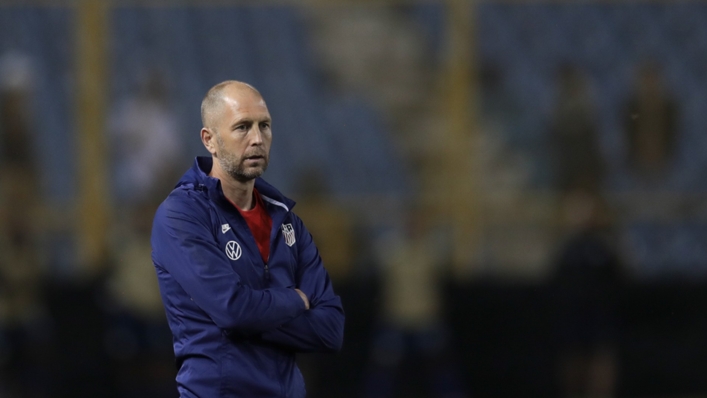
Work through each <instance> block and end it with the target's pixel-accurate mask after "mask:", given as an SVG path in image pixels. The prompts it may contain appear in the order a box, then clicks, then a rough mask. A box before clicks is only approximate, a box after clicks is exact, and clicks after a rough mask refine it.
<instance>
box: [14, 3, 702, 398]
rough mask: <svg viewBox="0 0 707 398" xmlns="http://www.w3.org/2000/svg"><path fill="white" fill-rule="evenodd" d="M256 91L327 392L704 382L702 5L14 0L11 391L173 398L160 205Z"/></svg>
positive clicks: (694, 389) (614, 389)
mask: <svg viewBox="0 0 707 398" xmlns="http://www.w3.org/2000/svg"><path fill="white" fill-rule="evenodd" d="M226 79H238V80H244V81H246V82H249V83H252V84H253V85H254V86H256V87H257V88H259V89H260V91H261V92H262V93H263V95H264V97H265V98H266V100H267V102H268V105H269V107H270V111H271V113H272V115H273V117H274V132H275V137H274V145H273V148H272V156H271V159H272V160H271V166H270V169H269V170H268V171H267V173H266V175H265V178H266V179H268V180H269V181H270V182H271V183H273V184H275V185H276V186H278V187H280V188H281V189H282V190H283V192H284V193H286V194H288V195H290V196H292V197H293V198H295V199H296V200H297V201H298V206H297V207H296V208H295V212H297V213H298V214H300V215H301V216H302V218H303V219H304V220H305V222H306V223H307V224H308V225H310V228H311V230H312V233H313V235H314V237H315V240H316V241H317V242H319V246H320V249H321V252H322V257H323V258H324V261H325V263H326V264H327V267H328V268H329V272H330V274H331V276H332V279H334V283H335V286H336V288H337V291H338V293H339V294H340V295H341V296H342V299H343V301H344V307H345V310H346V312H347V325H346V340H345V345H344V349H343V351H342V352H341V353H339V354H337V355H318V354H307V355H302V356H301V357H300V363H301V367H302V369H303V373H304V374H305V378H306V379H307V383H308V390H309V394H310V396H311V397H315V398H316V397H374V396H376V397H383V396H397V397H433V396H434V397H437V396H443V397H465V396H468V397H590V396H591V397H613V396H617V397H694V396H707V338H706V336H707V317H705V314H706V313H707V201H705V199H707V196H706V195H705V193H707V156H705V154H707V135H705V131H706V130H707V3H704V2H701V1H680V2H677V1H667V0H666V1H598V0H597V1H594V0H587V1H581V2H570V1H567V2H564V1H550V0H547V1H544V0H537V1H503V0H486V1H463V0H448V1H442V0H440V1H433V0H429V1H424V0H379V1H374V0H369V1H364V0H361V1H347V0H330V1H324V0H321V1H316V0H309V1H285V0H281V1H261V2H258V1H236V0H234V1H227V0H206V1H189V0H182V1H177V0H175V1H167V0H144V1H138V0H125V1H118V0H114V1H104V0H74V1H69V0H26V1H20V0H17V1H14V0H3V1H0V397H3V398H4V397H8V398H16V397H116V398H117V397H131V398H135V397H174V396H176V389H175V385H174V375H175V372H176V370H175V368H174V361H173V354H172V350H171V335H170V333H169V330H168V329H167V325H166V322H165V319H164V313H163V311H162V308H161V303H160V302H159V295H158V292H157V291H156V289H157V285H156V280H155V277H154V272H153V268H152V265H151V261H150V257H149V256H150V247H149V229H150V222H151V217H152V212H153V211H154V208H155V206H156V204H157V203H159V201H161V200H162V199H163V198H164V196H165V195H166V194H167V193H168V192H169V189H170V186H171V185H172V184H173V183H174V182H175V181H176V180H177V178H178V176H179V175H180V174H181V172H183V171H184V170H185V169H186V168H187V167H189V166H190V164H191V162H192V160H193V156H195V155H197V154H201V155H203V154H205V151H204V150H203V148H202V146H201V143H200V141H199V139H198V131H199V129H200V127H201V124H200V119H199V111H198V109H199V104H200V101H201V98H202V96H203V94H204V93H205V92H206V91H207V90H208V88H209V87H211V86H212V85H214V84H215V83H217V82H220V81H222V80H226Z"/></svg>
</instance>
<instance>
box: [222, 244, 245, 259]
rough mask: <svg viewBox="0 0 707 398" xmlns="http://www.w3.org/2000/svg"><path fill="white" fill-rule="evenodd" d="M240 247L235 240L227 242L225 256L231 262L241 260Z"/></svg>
mask: <svg viewBox="0 0 707 398" xmlns="http://www.w3.org/2000/svg"><path fill="white" fill-rule="evenodd" d="M241 253H242V252H241V245H239V244H238V242H236V241H235V240H232V241H229V242H228V243H226V255H227V256H228V258H230V259H231V260H234V261H235V260H238V259H239V258H241Z"/></svg>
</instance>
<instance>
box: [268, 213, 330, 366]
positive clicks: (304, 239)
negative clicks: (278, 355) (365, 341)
mask: <svg viewBox="0 0 707 398" xmlns="http://www.w3.org/2000/svg"><path fill="white" fill-rule="evenodd" d="M294 219H295V220H294V224H295V228H296V229H295V230H296V233H297V235H296V236H297V247H298V252H299V257H298V258H299V260H298V264H297V271H296V283H297V288H299V289H300V290H302V292H304V294H306V295H307V298H309V302H310V309H309V311H305V312H304V313H303V314H301V315H300V316H298V317H296V318H295V319H293V320H291V321H289V322H287V323H286V324H284V325H282V326H280V327H279V328H277V329H274V330H272V331H268V332H265V333H263V334H262V336H261V338H262V339H263V340H264V341H266V342H269V343H274V344H277V345H280V346H283V347H285V348H288V349H291V350H294V351H299V352H312V351H338V350H340V349H341V346H342V344H343V339H344V309H343V307H342V305H341V299H340V298H339V296H337V295H336V294H334V289H333V287H332V284H331V281H330V280H329V275H328V274H327V272H326V270H325V269H324V266H323V265H322V260H321V258H320V257H319V251H318V250H317V247H316V246H315V245H314V241H313V240H312V236H311V235H310V233H309V232H308V231H307V230H306V229H305V227H304V224H303V223H302V220H300V219H299V217H296V216H294Z"/></svg>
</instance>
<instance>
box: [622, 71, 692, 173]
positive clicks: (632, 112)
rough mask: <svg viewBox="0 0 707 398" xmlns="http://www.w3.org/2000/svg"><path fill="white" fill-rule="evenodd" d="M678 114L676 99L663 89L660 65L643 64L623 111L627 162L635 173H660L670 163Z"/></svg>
mask: <svg viewBox="0 0 707 398" xmlns="http://www.w3.org/2000/svg"><path fill="white" fill-rule="evenodd" d="M678 116H679V115H678V104H677V101H676V100H675V99H674V98H673V96H672V95H671V93H670V92H669V91H668V90H667V89H666V87H665V84H664V82H663V78H662V71H661V69H660V68H659V67H658V65H656V64H654V63H646V64H643V65H642V66H641V67H640V68H639V69H638V72H637V74H636V86H635V88H634V91H633V93H631V96H630V97H629V99H628V101H627V102H626V105H625V106H624V110H623V114H622V120H623V123H624V128H625V132H626V140H627V142H628V160H629V166H630V168H631V169H632V170H633V171H634V172H635V173H636V174H638V175H639V176H641V177H647V178H651V177H653V178H655V177H660V176H661V174H663V173H665V172H666V171H667V169H668V168H669V167H670V165H671V161H672V160H673V157H674V155H675V146H676V143H677V138H678V137H677V135H678V131H677V130H678V129H677V123H678Z"/></svg>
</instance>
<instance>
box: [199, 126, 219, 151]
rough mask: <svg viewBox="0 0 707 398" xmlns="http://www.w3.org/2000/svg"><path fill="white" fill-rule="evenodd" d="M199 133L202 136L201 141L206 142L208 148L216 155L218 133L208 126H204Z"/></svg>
mask: <svg viewBox="0 0 707 398" xmlns="http://www.w3.org/2000/svg"><path fill="white" fill-rule="evenodd" d="M199 134H200V136H201V143H202V144H204V146H205V147H206V150H207V151H209V153H211V154H212V155H216V137H215V134H216V133H215V132H214V131H212V130H210V129H208V128H206V127H202V129H201V132H200V133H199Z"/></svg>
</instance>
